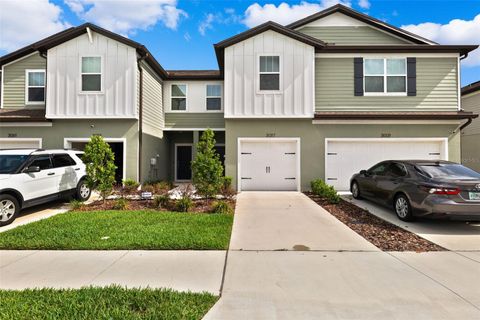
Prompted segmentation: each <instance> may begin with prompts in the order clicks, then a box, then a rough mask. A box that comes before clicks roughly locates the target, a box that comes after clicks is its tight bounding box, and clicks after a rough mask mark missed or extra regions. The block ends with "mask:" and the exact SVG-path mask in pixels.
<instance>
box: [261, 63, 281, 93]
mask: <svg viewBox="0 0 480 320" xmlns="http://www.w3.org/2000/svg"><path fill="white" fill-rule="evenodd" d="M259 73H260V81H259V83H260V86H259V89H260V91H278V90H280V56H260V68H259Z"/></svg>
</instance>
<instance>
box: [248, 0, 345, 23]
mask: <svg viewBox="0 0 480 320" xmlns="http://www.w3.org/2000/svg"><path fill="white" fill-rule="evenodd" d="M338 3H341V4H343V5H346V6H349V7H350V6H351V5H352V4H351V2H350V0H320V2H318V3H312V2H307V1H302V2H300V4H294V5H290V4H288V3H285V2H282V3H281V4H279V5H278V6H276V5H274V4H265V5H263V6H261V5H259V4H258V3H254V4H252V5H250V6H249V7H248V8H247V10H245V18H244V19H243V21H242V22H243V23H244V24H245V25H246V26H247V27H249V28H251V27H255V26H258V25H259V24H262V23H264V22H267V21H275V22H277V23H280V24H282V25H286V24H289V23H291V22H293V21H296V20H299V19H302V18H305V17H306V16H309V15H311V14H313V13H315V12H318V11H321V10H324V9H326V8H328V7H331V6H333V5H335V4H338Z"/></svg>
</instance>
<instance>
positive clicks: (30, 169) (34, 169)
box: [23, 166, 40, 173]
mask: <svg viewBox="0 0 480 320" xmlns="http://www.w3.org/2000/svg"><path fill="white" fill-rule="evenodd" d="M23 172H25V173H35V172H40V167H39V166H30V167H28V168H26V169H25V170H23Z"/></svg>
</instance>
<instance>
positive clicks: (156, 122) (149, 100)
mask: <svg viewBox="0 0 480 320" xmlns="http://www.w3.org/2000/svg"><path fill="white" fill-rule="evenodd" d="M142 68H143V115H142V117H143V118H142V119H143V132H144V133H147V134H150V135H152V136H156V137H162V135H163V134H162V128H163V126H164V124H165V123H164V116H163V114H164V113H163V97H162V96H163V92H162V81H161V80H160V79H159V78H158V76H156V75H155V73H154V72H153V71H152V70H151V69H150V68H149V67H148V66H146V65H144V66H142Z"/></svg>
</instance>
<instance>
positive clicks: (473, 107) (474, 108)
mask: <svg viewBox="0 0 480 320" xmlns="http://www.w3.org/2000/svg"><path fill="white" fill-rule="evenodd" d="M462 109H464V110H465V111H470V112H474V113H477V114H480V91H477V92H474V93H472V94H469V95H466V96H465V97H462ZM464 133H465V134H466V135H470V134H480V120H479V119H478V118H477V119H474V120H473V122H472V124H471V125H469V126H468V127H467V128H466V129H465V130H464ZM479 153H480V150H479Z"/></svg>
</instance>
